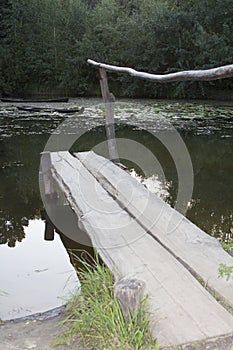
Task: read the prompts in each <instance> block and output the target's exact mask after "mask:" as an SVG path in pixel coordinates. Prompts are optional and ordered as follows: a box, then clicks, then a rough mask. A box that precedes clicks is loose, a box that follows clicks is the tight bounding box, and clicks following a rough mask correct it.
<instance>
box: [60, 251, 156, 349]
mask: <svg viewBox="0 0 233 350" xmlns="http://www.w3.org/2000/svg"><path fill="white" fill-rule="evenodd" d="M82 264H83V268H82V269H81V270H80V271H79V272H78V274H79V279H80V282H81V293H80V294H79V295H76V296H74V297H73V298H72V299H71V300H70V301H69V304H68V309H67V317H66V319H65V320H64V321H63V323H65V324H66V325H67V327H68V328H67V331H66V332H65V333H64V334H62V335H61V336H60V337H59V338H57V339H56V344H61V343H65V342H69V341H70V340H71V339H72V338H75V337H78V338H80V339H82V341H83V344H84V346H86V347H88V348H91V349H103V350H104V349H105V350H107V349H109V350H110V349H111V350H114V349H118V350H139V349H140V350H143V349H146V350H149V349H156V350H158V349H159V348H158V345H157V344H156V342H155V341H154V340H153V339H152V337H151V334H150V331H149V320H148V313H147V312H146V311H145V304H146V300H144V301H143V302H142V303H141V307H140V309H139V311H138V312H137V314H136V315H134V316H133V317H132V318H131V320H130V322H129V323H126V322H125V321H124V317H123V315H122V312H121V309H120V306H119V303H118V300H117V299H116V298H115V297H114V289H113V284H114V281H113V276H112V274H111V273H110V271H109V270H108V268H106V267H105V266H104V265H103V264H101V263H100V262H99V260H98V258H96V259H95V261H94V263H89V262H87V261H82Z"/></svg>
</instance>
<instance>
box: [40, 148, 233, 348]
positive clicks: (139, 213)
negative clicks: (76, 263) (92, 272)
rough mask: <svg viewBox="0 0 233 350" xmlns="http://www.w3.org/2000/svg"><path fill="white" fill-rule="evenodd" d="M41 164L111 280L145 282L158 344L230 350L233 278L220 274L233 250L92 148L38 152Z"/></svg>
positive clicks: (47, 184) (229, 262)
mask: <svg viewBox="0 0 233 350" xmlns="http://www.w3.org/2000/svg"><path fill="white" fill-rule="evenodd" d="M48 159H49V163H48ZM48 164H49V166H48ZM41 168H42V173H44V181H45V191H47V194H48V193H49V192H51V191H52V190H51V189H52V188H53V191H54V184H53V182H54V183H55V184H56V186H57V187H59V190H60V191H61V192H62V193H63V195H64V196H65V198H66V200H67V201H68V203H69V205H70V206H71V208H72V210H73V211H74V212H75V214H76V216H77V220H78V222H79V227H82V228H83V230H85V231H86V232H87V233H88V236H89V237H90V239H91V241H92V244H93V246H94V247H96V249H97V251H98V253H99V255H100V256H101V258H102V259H103V261H104V262H105V263H106V265H107V266H108V267H109V268H110V270H111V271H112V272H113V274H114V276H115V279H116V280H119V279H122V278H126V279H132V278H136V279H138V280H140V281H143V282H144V283H145V290H144V293H145V295H148V303H149V308H150V314H151V316H150V318H151V331H152V334H153V337H154V338H155V339H157V341H158V344H159V345H160V347H161V348H169V347H172V348H176V349H178V348H179V349H193V348H197V349H216V350H217V349H222V350H232V349H233V316H232V310H233V279H230V280H229V281H226V279H223V278H218V269H219V265H220V264H221V263H223V264H226V265H228V266H229V265H230V266H233V257H231V256H230V255H229V254H228V253H226V252H225V251H224V250H223V248H222V247H221V245H220V243H219V242H218V241H217V240H216V239H215V238H213V237H210V236H209V235H207V234H206V233H205V232H203V231H202V230H200V229H199V228H198V227H197V226H195V225H194V224H193V223H191V222H190V221H189V220H187V219H186V218H185V217H184V216H182V215H181V214H180V213H178V212H177V211H175V210H174V209H173V208H171V207H170V206H169V205H168V204H166V203H165V202H164V201H163V200H161V199H160V198H158V197H157V196H156V195H154V194H152V193H150V192H149V191H148V190H147V189H146V188H145V187H144V186H143V185H142V184H140V183H139V182H137V180H135V179H134V178H132V177H131V176H130V175H129V174H128V173H127V172H126V171H124V170H122V169H121V168H120V167H119V166H117V165H115V164H114V163H113V162H111V161H110V160H108V159H106V158H103V157H101V156H98V155H96V154H95V153H94V152H83V153H77V154H75V155H73V156H72V155H71V154H70V153H69V152H52V153H43V154H42V160H41ZM42 175H43V174H42ZM54 224H55V225H56V223H54ZM77 241H78V237H77ZM220 302H221V303H220ZM198 344H199V345H198ZM195 346H196V347H195Z"/></svg>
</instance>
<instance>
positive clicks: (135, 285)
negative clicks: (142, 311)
mask: <svg viewBox="0 0 233 350" xmlns="http://www.w3.org/2000/svg"><path fill="white" fill-rule="evenodd" d="M144 289H145V283H144V282H143V281H139V280H137V279H121V280H120V281H118V282H116V283H115V285H114V295H115V298H117V299H118V300H119V303H120V306H121V310H122V313H123V316H124V319H125V321H126V322H129V320H130V318H131V317H133V316H134V315H135V314H136V313H137V311H138V310H139V308H140V304H141V301H142V298H143V293H144Z"/></svg>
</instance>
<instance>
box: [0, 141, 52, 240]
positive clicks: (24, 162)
mask: <svg viewBox="0 0 233 350" xmlns="http://www.w3.org/2000/svg"><path fill="white" fill-rule="evenodd" d="M45 140H46V139H44V137H41V135H40V136H39V137H38V136H36V135H29V136H26V135H21V136H17V137H14V136H12V137H9V138H7V139H4V140H2V141H0V150H1V151H0V168H1V173H0V208H1V209H0V214H1V217H0V244H6V243H7V244H8V246H9V247H14V246H15V243H16V241H19V242H20V241H22V240H23V238H24V237H25V233H24V230H23V226H27V225H28V220H29V219H33V218H35V217H38V216H39V214H40V208H41V206H42V203H41V199H40V193H39V187H38V169H39V154H40V152H41V151H42V150H43V146H44V143H45Z"/></svg>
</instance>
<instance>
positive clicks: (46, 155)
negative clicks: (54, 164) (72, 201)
mask: <svg viewBox="0 0 233 350" xmlns="http://www.w3.org/2000/svg"><path fill="white" fill-rule="evenodd" d="M40 165H41V167H40V178H41V181H42V182H43V185H44V193H45V197H46V199H56V198H57V193H56V189H55V184H54V180H53V178H52V174H51V159H50V152H42V153H41V161H40Z"/></svg>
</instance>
